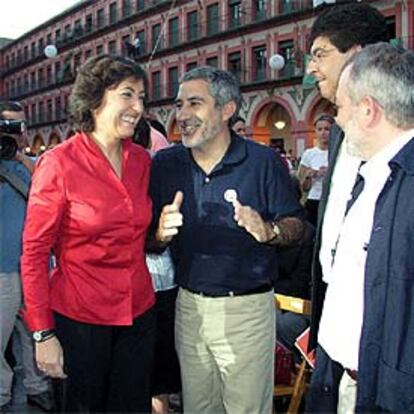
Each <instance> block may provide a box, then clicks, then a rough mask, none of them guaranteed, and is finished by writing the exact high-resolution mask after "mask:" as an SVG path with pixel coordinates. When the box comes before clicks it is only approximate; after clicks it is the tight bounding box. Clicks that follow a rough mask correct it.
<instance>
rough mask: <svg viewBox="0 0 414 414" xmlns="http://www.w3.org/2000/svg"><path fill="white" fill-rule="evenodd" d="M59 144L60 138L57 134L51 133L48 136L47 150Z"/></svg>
mask: <svg viewBox="0 0 414 414" xmlns="http://www.w3.org/2000/svg"><path fill="white" fill-rule="evenodd" d="M60 143H61V140H60V136H59V135H58V133H57V132H52V133H51V134H50V136H49V144H48V147H47V149H52V148H54V147H56V145H59V144H60Z"/></svg>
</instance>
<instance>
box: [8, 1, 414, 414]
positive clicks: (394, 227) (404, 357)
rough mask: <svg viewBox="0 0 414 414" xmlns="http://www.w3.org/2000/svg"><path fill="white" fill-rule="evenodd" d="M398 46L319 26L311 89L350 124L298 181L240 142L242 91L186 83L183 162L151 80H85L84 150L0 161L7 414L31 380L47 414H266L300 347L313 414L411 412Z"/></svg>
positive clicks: (135, 76) (412, 67)
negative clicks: (283, 360)
mask: <svg viewBox="0 0 414 414" xmlns="http://www.w3.org/2000/svg"><path fill="white" fill-rule="evenodd" d="M387 41H388V30H387V25H386V21H385V18H384V17H383V16H382V15H381V14H380V13H379V12H378V11H377V10H376V9H375V8H373V7H371V6H370V5H368V4H363V3H350V4H345V5H336V6H332V7H328V8H326V10H324V11H323V12H322V13H321V14H320V15H319V16H318V17H317V18H316V20H315V22H314V24H313V26H312V28H311V32H310V41H309V49H310V55H311V59H310V63H309V66H308V68H307V70H308V73H309V74H311V75H313V76H314V78H315V79H316V81H317V84H318V88H319V91H320V93H321V95H322V96H323V97H324V98H326V99H327V100H329V101H331V102H332V103H334V104H335V105H336V107H337V111H338V112H337V116H336V118H333V117H332V116H330V115H327V114H322V115H320V116H319V117H318V118H317V119H315V122H314V126H315V132H316V137H317V140H316V146H315V147H314V148H311V149H308V150H306V151H305V152H304V154H303V155H302V157H301V161H300V165H299V168H298V171H297V176H296V177H291V176H290V171H289V168H287V164H286V162H285V161H284V160H283V157H282V156H281V155H280V154H278V153H277V152H276V151H274V150H272V149H271V148H268V147H266V146H263V145H259V144H257V143H255V142H254V141H253V140H251V139H247V138H246V122H245V120H244V119H243V118H241V117H239V116H238V112H239V108H240V104H241V92H240V88H239V85H238V82H237V80H236V79H235V77H234V76H233V75H231V74H230V73H229V72H227V71H224V70H221V69H217V68H213V67H209V66H200V67H197V68H195V69H192V70H190V71H189V72H187V73H185V74H184V75H183V77H182V78H181V81H180V86H179V90H178V94H177V97H176V99H175V116H176V122H177V126H178V129H179V132H180V135H181V143H180V144H177V145H170V144H169V142H168V140H167V139H166V132H165V130H164V129H163V127H162V125H160V124H159V123H158V122H157V121H154V120H152V119H151V118H150V117H149V116H148V114H146V111H145V105H144V104H145V98H146V96H147V94H148V79H147V74H146V72H145V70H144V69H143V68H142V67H141V66H140V65H139V64H137V63H136V62H135V61H134V60H131V59H129V58H124V57H120V56H119V57H118V56H109V55H100V56H96V57H92V58H90V59H89V60H88V61H87V62H86V63H85V64H84V65H83V66H82V67H80V68H79V69H78V72H77V77H76V80H75V84H74V86H73V89H72V93H71V96H70V99H69V107H68V112H69V114H70V120H71V122H72V124H73V126H74V129H75V130H76V131H77V132H76V133H75V134H74V136H72V137H71V138H69V139H68V140H66V141H65V142H63V143H61V144H59V145H57V146H56V147H55V148H53V149H52V150H50V151H47V152H46V153H45V154H43V155H42V156H41V157H40V158H39V159H38V160H36V163H35V164H34V162H33V160H31V159H29V158H28V157H26V156H25V155H23V154H22V151H21V149H22V147H23V144H22V142H21V141H22V135H21V134H18V135H16V136H15V139H16V141H17V142H18V144H19V145H18V146H19V148H18V150H17V152H16V155H15V156H14V158H13V159H11V160H4V159H1V160H0V167H1V168H0V205H1V211H2V215H1V223H2V231H1V235H0V240H1V250H0V297H1V302H0V306H1V314H0V317H1V319H0V322H1V335H0V345H1V354H0V375H1V377H0V406H1V412H2V414H5V413H9V412H12V410H13V408H12V404H11V403H12V392H13V370H14V372H16V371H17V367H18V366H19V364H20V365H23V367H24V385H25V388H26V391H27V395H28V401H29V402H31V403H33V404H36V405H38V406H39V407H41V408H42V409H44V410H46V411H54V410H56V411H58V412H99V413H103V412H108V413H119V412H139V413H141V412H142V413H148V412H153V413H160V414H163V413H167V412H168V411H169V395H170V394H172V393H179V392H181V395H182V409H183V412H185V413H212V414H213V413H237V414H240V413H246V414H248V413H249V414H250V413H260V414H261V413H270V412H271V411H272V404H273V383H274V356H275V353H274V349H275V339H276V337H277V339H278V341H280V342H281V343H282V344H284V345H285V346H286V347H288V348H290V349H293V343H294V341H295V338H296V337H297V336H298V335H299V334H300V333H301V332H302V331H303V330H304V329H305V328H307V326H309V325H310V328H311V337H310V347H309V350H312V349H314V348H316V366H315V369H314V371H313V373H312V378H311V383H310V387H309V390H308V392H307V401H306V408H305V410H306V411H307V412H324V413H326V412H339V413H349V412H366V413H368V412H369V413H371V412H410V411H414V402H413V397H412V395H413V393H412V390H413V389H414V369H413V366H414V365H413V362H412V358H411V357H412V352H411V351H410V350H411V346H412V343H413V341H412V340H413V339H414V324H413V318H412V315H413V312H414V296H413V283H414V282H413V281H414V262H413V260H412V254H411V247H412V246H411V242H412V241H413V233H411V230H412V229H413V228H414V223H411V221H412V220H414V219H413V217H414V214H413V215H411V213H410V211H413V210H414V199H413V198H412V196H411V191H410V189H411V188H414V187H410V186H411V185H414V183H412V182H411V181H412V180H414V178H413V177H414V173H413V171H414V164H413V162H414V161H413V160H414V157H413V152H412V151H414V141H413V138H414V105H413V102H414V53H413V52H411V51H408V50H406V49H404V48H403V47H401V46H399V47H394V46H391V45H390V44H389V43H386V42H387ZM0 117H1V119H15V120H19V121H22V122H23V121H24V119H25V118H24V112H23V110H22V107H21V106H20V105H19V104H18V103H13V102H3V103H1V104H0ZM32 173H33V175H32ZM29 185H30V191H29ZM303 192H305V193H307V201H306V204H305V208H303V207H302V204H301V200H303ZM413 213H414V212H413ZM274 292H279V293H283V294H285V295H289V296H295V297H300V298H304V299H311V301H312V315H311V318H310V319H307V318H305V317H303V316H298V315H295V314H291V313H289V312H281V311H276V312H275V308H274ZM23 297H24V304H23V306H22V300H23ZM23 319H24V321H23ZM13 367H14V368H13Z"/></svg>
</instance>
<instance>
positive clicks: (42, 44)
mask: <svg viewBox="0 0 414 414" xmlns="http://www.w3.org/2000/svg"><path fill="white" fill-rule="evenodd" d="M44 48H45V42H44V40H43V37H41V38H40V39H39V40H38V41H37V50H38V53H39V55H42V54H43V50H44Z"/></svg>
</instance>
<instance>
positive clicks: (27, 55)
mask: <svg viewBox="0 0 414 414" xmlns="http://www.w3.org/2000/svg"><path fill="white" fill-rule="evenodd" d="M23 59H24V61H27V60H28V59H29V46H27V45H26V46H25V47H24V48H23Z"/></svg>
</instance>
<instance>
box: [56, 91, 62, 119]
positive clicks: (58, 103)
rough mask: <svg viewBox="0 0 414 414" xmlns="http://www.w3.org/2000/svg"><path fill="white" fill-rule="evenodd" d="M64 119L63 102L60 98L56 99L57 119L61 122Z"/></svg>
mask: <svg viewBox="0 0 414 414" xmlns="http://www.w3.org/2000/svg"><path fill="white" fill-rule="evenodd" d="M61 117H62V101H61V99H60V96H58V97H57V98H56V99H55V119H56V120H59V119H60V118H61Z"/></svg>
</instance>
